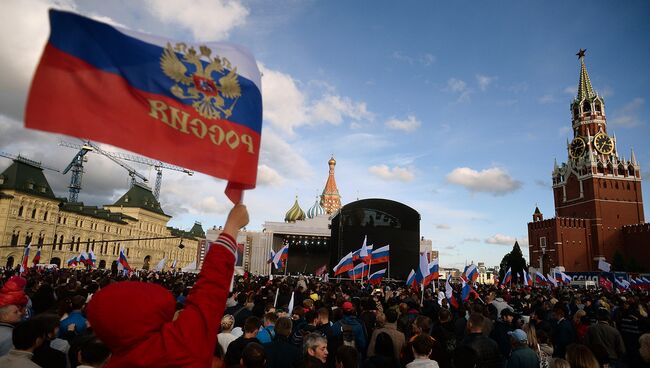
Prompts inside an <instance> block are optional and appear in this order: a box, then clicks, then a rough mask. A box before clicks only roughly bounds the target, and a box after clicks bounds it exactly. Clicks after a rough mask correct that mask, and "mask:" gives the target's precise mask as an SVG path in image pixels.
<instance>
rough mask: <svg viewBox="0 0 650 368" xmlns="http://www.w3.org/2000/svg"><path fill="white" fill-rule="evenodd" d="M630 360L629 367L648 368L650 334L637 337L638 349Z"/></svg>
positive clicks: (649, 362)
mask: <svg viewBox="0 0 650 368" xmlns="http://www.w3.org/2000/svg"><path fill="white" fill-rule="evenodd" d="M630 360H631V363H632V364H630V367H635V366H638V367H650V333H646V334H643V335H641V337H639V349H638V350H636V352H635V354H634V355H633V356H632V358H631V359H630Z"/></svg>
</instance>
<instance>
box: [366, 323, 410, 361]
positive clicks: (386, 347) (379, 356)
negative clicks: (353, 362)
mask: <svg viewBox="0 0 650 368" xmlns="http://www.w3.org/2000/svg"><path fill="white" fill-rule="evenodd" d="M393 313H395V314H397V312H395V311H393ZM398 332H399V331H398ZM400 333H401V332H400ZM373 337H374V341H372V344H374V345H373V346H374V348H375V351H374V353H373V354H372V355H370V353H368V359H366V362H365V363H364V365H363V366H364V368H397V367H399V366H400V365H399V356H398V355H395V354H396V352H395V348H394V345H393V339H392V338H391V336H390V335H389V334H388V333H386V332H379V333H377V330H375V332H373Z"/></svg>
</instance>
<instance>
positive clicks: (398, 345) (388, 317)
mask: <svg viewBox="0 0 650 368" xmlns="http://www.w3.org/2000/svg"><path fill="white" fill-rule="evenodd" d="M380 316H381V317H379V316H378V320H379V321H381V322H382V324H383V327H380V328H377V329H375V331H373V333H372V336H371V337H370V345H368V356H369V357H372V356H374V355H375V354H376V353H377V348H376V346H375V345H376V343H377V336H379V334H381V333H385V334H387V335H388V337H389V338H390V340H391V342H392V348H393V358H395V359H396V360H399V358H400V352H401V351H402V349H404V347H405V345H406V338H405V337H404V334H403V333H402V332H401V331H399V330H398V329H397V312H396V311H395V310H394V309H388V310H386V311H385V312H384V313H382V314H381V315H380ZM384 321H385V322H384ZM385 353H386V352H383V354H385Z"/></svg>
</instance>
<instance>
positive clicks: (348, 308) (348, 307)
mask: <svg viewBox="0 0 650 368" xmlns="http://www.w3.org/2000/svg"><path fill="white" fill-rule="evenodd" d="M341 308H343V310H344V311H346V312H349V311H353V310H354V305H353V304H352V303H351V302H344V303H343V305H342V306H341Z"/></svg>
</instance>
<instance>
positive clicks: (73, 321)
mask: <svg viewBox="0 0 650 368" xmlns="http://www.w3.org/2000/svg"><path fill="white" fill-rule="evenodd" d="M85 305H86V298H85V297H83V296H82V295H75V296H73V297H72V299H71V308H72V311H71V312H70V313H69V314H68V316H67V317H66V318H65V319H63V320H61V326H60V328H59V337H63V338H66V339H69V340H70V339H72V338H74V337H76V336H79V335H83V334H84V333H85V332H86V328H88V321H87V320H86V317H84V315H83V312H82V309H83V307H84V306H85ZM70 325H74V330H73V331H74V332H73V333H68V332H72V331H69V329H68V327H69V326H70Z"/></svg>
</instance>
